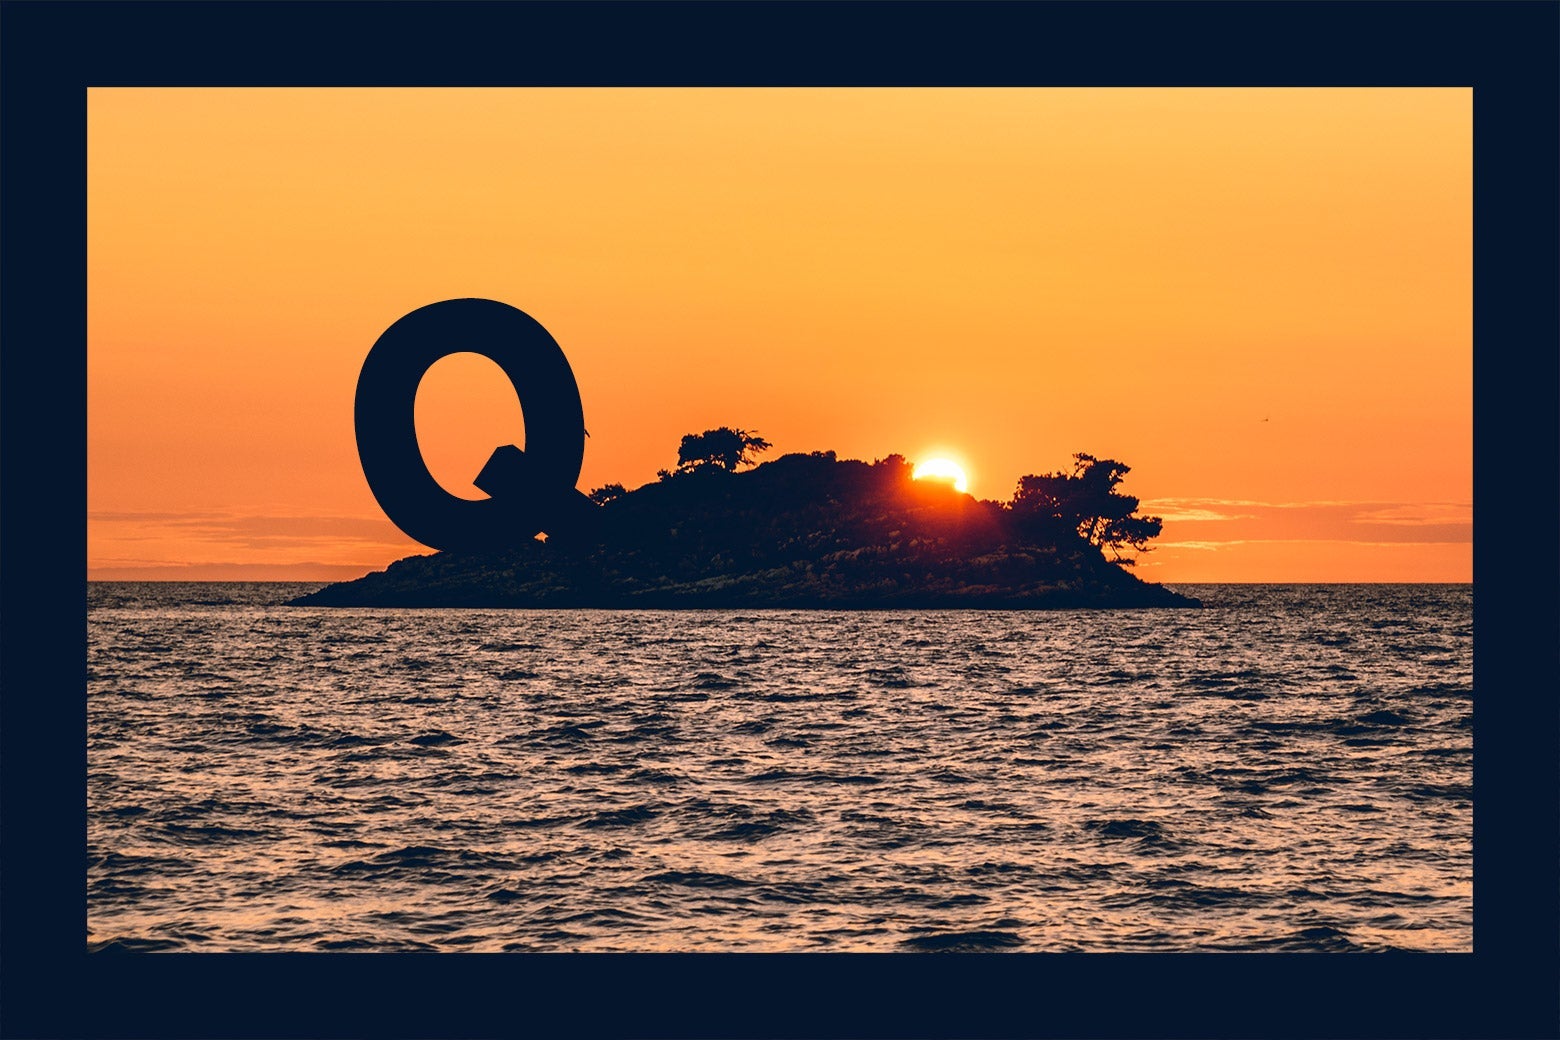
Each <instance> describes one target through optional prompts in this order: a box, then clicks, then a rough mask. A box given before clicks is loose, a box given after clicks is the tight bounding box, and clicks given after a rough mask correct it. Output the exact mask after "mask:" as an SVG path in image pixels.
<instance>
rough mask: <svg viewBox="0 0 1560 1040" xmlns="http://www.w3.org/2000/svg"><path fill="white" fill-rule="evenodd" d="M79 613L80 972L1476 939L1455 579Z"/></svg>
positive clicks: (1462, 647) (169, 594)
mask: <svg viewBox="0 0 1560 1040" xmlns="http://www.w3.org/2000/svg"><path fill="white" fill-rule="evenodd" d="M315 587H317V586H314V585H282V584H260V583H257V584H174V583H168V584H160V583H147V584H130V583H92V584H89V586H88V590H87V599H88V609H87V619H86V623H87V691H86V692H87V705H88V707H87V718H88V732H87V760H88V781H87V802H88V804H87V810H88V818H87V841H88V856H87V941H88V946H89V949H95V950H179V951H198V952H225V951H267V950H276V951H326V950H363V951H390V950H450V951H559V952H570V951H733V952H737V951H770V952H772V951H813V950H817V951H887V952H909V951H946V950H980V951H994V950H1011V951H1016V952H1050V951H1197V950H1231V951H1262V950H1273V951H1354V950H1424V951H1468V950H1471V949H1472V943H1473V905H1472V878H1473V847H1472V812H1473V806H1472V771H1473V738H1472V701H1473V680H1472V587H1471V586H1468V585H1398V586H1380V585H1320V586H1300V585H1290V586H1281V585H1267V586H1262V585H1211V586H1177V588H1178V589H1179V590H1181V591H1185V592H1187V593H1189V594H1191V595H1194V596H1197V597H1200V598H1202V599H1203V601H1204V603H1205V605H1206V608H1205V609H1203V610H1200V611H1192V610H1127V611H1060V612H1007V611H994V612H983V611H924V612H855V611H850V612H829V611H824V612H808V611H744V612H734V611H646V612H630V611H620V612H614V611H502V610H494V611H465V610H347V609H302V608H293V607H287V606H284V605H282V604H283V601H284V600H286V599H287V598H288V597H290V596H294V595H298V594H300V593H301V592H304V591H307V590H309V589H312V588H315Z"/></svg>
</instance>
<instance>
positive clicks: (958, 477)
mask: <svg viewBox="0 0 1560 1040" xmlns="http://www.w3.org/2000/svg"><path fill="white" fill-rule="evenodd" d="M910 475H911V476H912V477H914V478H915V479H916V480H925V479H927V478H930V479H932V480H941V481H947V482H948V483H951V484H952V485H953V489H954V490H955V491H958V492H960V493H963V492H967V491H969V489H970V482H969V479H968V478H967V477H965V475H964V469H963V467H961V466H960V465H959V464H958V463H957V462H954V461H952V460H951V459H927V460H926V461H925V462H918V463H916V467H915V472H913V473H912V474H910Z"/></svg>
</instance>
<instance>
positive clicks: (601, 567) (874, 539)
mask: <svg viewBox="0 0 1560 1040" xmlns="http://www.w3.org/2000/svg"><path fill="white" fill-rule="evenodd" d="M767 447H769V445H768V443H767V442H766V441H764V440H763V439H762V438H759V437H757V436H755V435H752V434H749V433H747V432H746V431H742V430H734V429H732V428H729V427H722V428H720V429H719V430H709V431H705V433H704V434H698V435H689V436H688V437H684V438H683V447H682V450H681V451H680V452H679V465H678V467H677V468H676V469H675V470H663V471H661V473H660V477H659V479H658V480H656V481H654V482H651V483H649V484H646V485H644V486H642V487H639V488H637V489H634V490H628V489H626V488H624V487H622V486H621V485H617V484H610V485H607V486H606V487H603V488H598V489H596V490H595V491H593V492H591V494H590V496H589V497H590V499H591V500H592V501H593V502H595V503H596V505H597V506H598V507H599V508H598V509H597V510H595V511H594V514H593V516H592V518H591V520H590V522H589V523H588V524H586V525H584V526H583V527H582V528H581V529H579V530H575V531H569V532H559V533H550V534H548V535H547V536H545V537H542V536H538V537H534V538H533V537H529V536H524V537H522V538H520V539H519V540H518V541H517V543H516V545H515V546H514V547H513V548H512V549H509V550H506V551H502V552H492V553H455V552H436V553H433V554H431V555H425V556H412V557H408V558H406V559H403V560H398V561H396V562H395V563H392V564H391V565H390V566H389V567H387V568H386V569H385V570H383V571H378V572H375V573H372V574H367V575H365V576H363V577H361V578H357V579H355V580H352V581H345V582H338V583H336V584H332V585H328V586H326V587H324V588H321V589H319V590H318V591H316V592H312V593H310V594H308V595H306V596H302V597H299V598H297V599H295V600H292V601H291V602H292V604H294V605H297V606H332V607H462V608H508V607H522V608H525V607H529V608H630V609H663V608H704V609H754V608H770V607H773V608H807V609H818V608H824V609H927V608H979V609H1065V608H1120V607H1197V606H1199V605H1200V604H1199V603H1198V601H1197V600H1195V599H1192V598H1191V597H1188V596H1184V595H1181V594H1178V593H1176V592H1173V591H1171V590H1170V589H1167V588H1165V587H1164V586H1162V585H1157V584H1154V583H1152V582H1146V581H1143V580H1141V579H1139V578H1138V577H1136V576H1135V575H1134V574H1133V573H1132V572H1131V570H1130V565H1131V562H1132V560H1131V557H1130V556H1129V555H1127V553H1128V551H1129V550H1136V551H1138V552H1142V551H1146V549H1147V545H1146V543H1147V540H1148V539H1149V538H1151V537H1153V536H1154V535H1157V534H1158V533H1159V530H1160V521H1159V519H1158V518H1156V517H1140V516H1137V515H1136V510H1137V504H1138V502H1137V499H1136V498H1133V497H1131V496H1128V495H1123V494H1120V493H1119V492H1118V491H1117V490H1116V487H1117V484H1119V482H1120V480H1121V477H1122V476H1123V475H1124V474H1125V473H1126V472H1127V468H1128V467H1126V466H1124V465H1122V464H1121V463H1119V462H1115V461H1114V460H1110V459H1096V458H1094V457H1092V456H1089V455H1083V454H1079V455H1075V456H1074V459H1075V466H1074V468H1073V470H1072V472H1071V473H1062V472H1057V473H1051V474H1044V475H1032V476H1026V477H1023V478H1021V479H1020V481H1019V487H1018V491H1017V493H1016V494H1015V495H1014V497H1013V499H1012V500H1011V501H1009V502H995V501H987V500H979V499H976V498H974V497H972V496H971V495H968V494H964V493H962V492H960V491H958V490H957V489H956V488H955V486H954V485H953V483H952V482H950V481H946V480H934V479H921V480H916V479H913V477H912V473H913V467H912V466H911V464H910V463H909V462H907V461H906V460H905V458H904V457H903V456H900V455H890V456H889V457H887V458H885V459H879V460H877V461H875V462H871V463H868V462H865V461H862V460H856V459H839V458H836V456H835V453H834V452H832V451H827V452H811V453H806V454H790V455H785V456H782V457H780V458H778V459H775V460H774V461H771V462H766V463H763V464H761V465H752V463H753V458H752V456H753V455H754V454H756V453H757V452H758V451H761V450H763V449H765V448H767ZM744 465H748V466H751V468H748V469H742V468H741V467H742V466H744Z"/></svg>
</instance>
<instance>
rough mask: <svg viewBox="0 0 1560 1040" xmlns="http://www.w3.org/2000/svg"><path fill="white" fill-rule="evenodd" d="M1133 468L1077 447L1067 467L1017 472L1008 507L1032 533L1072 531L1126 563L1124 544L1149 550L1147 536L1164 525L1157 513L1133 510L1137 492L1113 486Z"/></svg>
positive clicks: (1149, 536) (1137, 548)
mask: <svg viewBox="0 0 1560 1040" xmlns="http://www.w3.org/2000/svg"><path fill="white" fill-rule="evenodd" d="M1131 469H1132V467H1130V466H1128V465H1126V464H1124V463H1121V462H1117V461H1116V460H1115V459H1097V458H1095V457H1094V456H1093V455H1085V454H1083V453H1082V452H1080V453H1078V454H1076V455H1074V456H1073V471H1072V472H1071V473H1062V472H1056V473H1047V474H1043V475H1036V474H1029V475H1027V476H1022V477H1019V478H1018V491H1017V492H1016V493H1015V494H1014V495H1013V501H1012V503H1011V506H1010V508H1011V509H1012V510H1013V513H1014V514H1015V515H1016V516H1017V517H1018V518H1019V519H1020V521H1021V523H1023V524H1024V525H1025V527H1026V528H1027V529H1028V531H1029V532H1030V533H1031V534H1042V533H1043V534H1051V535H1054V534H1056V533H1058V532H1060V531H1064V530H1066V531H1073V532H1075V533H1076V534H1077V535H1078V537H1080V538H1082V539H1083V540H1084V541H1086V542H1088V543H1089V544H1090V545H1093V546H1097V547H1099V548H1101V549H1109V550H1110V551H1111V557H1112V559H1113V560H1115V562H1117V563H1125V564H1130V563H1132V562H1133V561H1132V560H1131V559H1130V558H1128V557H1125V556H1123V555H1122V548H1123V547H1128V548H1131V549H1135V550H1136V551H1138V552H1148V551H1149V547H1148V540H1149V539H1150V538H1153V537H1155V536H1157V535H1158V534H1159V532H1160V530H1161V529H1162V528H1163V526H1164V521H1163V520H1161V519H1160V518H1159V517H1157V516H1134V515H1133V514H1134V513H1136V512H1137V507H1138V500H1137V498H1135V497H1134V496H1132V495H1122V494H1118V493H1117V492H1116V485H1117V484H1120V483H1121V479H1122V478H1123V477H1125V476H1126V475H1127V473H1128V472H1130V471H1131Z"/></svg>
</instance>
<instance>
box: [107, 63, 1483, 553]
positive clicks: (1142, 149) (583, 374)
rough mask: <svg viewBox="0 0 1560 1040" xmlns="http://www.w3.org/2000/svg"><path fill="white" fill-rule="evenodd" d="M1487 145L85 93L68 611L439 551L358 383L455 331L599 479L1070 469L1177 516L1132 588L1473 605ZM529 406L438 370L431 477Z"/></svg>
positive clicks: (653, 109) (628, 94)
mask: <svg viewBox="0 0 1560 1040" xmlns="http://www.w3.org/2000/svg"><path fill="white" fill-rule="evenodd" d="M1472 130H1473V126H1472V92H1471V91H1470V90H1467V89H1463V88H1434V89H1429V88H1414V89H1385V88H1361V89H1352V88H1351V89H1339V88H1327V89H1320V88H1318V89H1312V88H1303V89H1302V88H1271V89H1269V88H1263V89H1250V88H1239V89H1237V88H1230V89H1225V88H1218V89H1201V88H1199V89H1191V88H1175V89H1135V88H1134V89H1084V88H1076V89H1075V88H1067V89H1055V88H1034V89H1028V88H1026V89H1006V88H1004V89H989V88H978V89H977V88H969V89H964V88H960V89H943V88H896V89H887V88H884V89H877V88H873V89H859V88H852V89H821V88H808V89H773V88H765V89H727V88H723V89H715V88H688V89H683V88H636V89H630V88H621V89H620V88H612V89H606V88H581V89H573V88H571V89H562V88H524V89H520V88H516V89H507V88H506V89H453V88H437V89H414V88H375V89H367V88H365V89H302V88H286V89H281V88H277V89H270V88H265V89H258V88H235V89H226V88H224V89H206V88H169V89H142V88H133V89H132V88H94V89H92V90H91V91H89V95H88V286H87V290H88V354H87V379H88V388H87V389H88V398H87V442H88V443H87V447H88V491H87V494H88V546H87V552H88V576H89V578H93V579H136V578H143V579H166V578H179V577H184V578H189V579H230V580H261V579H268V578H276V579H292V580H338V579H344V578H351V577H356V576H358V575H360V574H363V573H365V572H366V571H370V570H379V569H382V568H384V567H385V566H386V565H388V564H389V563H390V562H392V561H394V560H396V559H398V558H400V557H404V556H408V555H414V554H425V553H429V552H432V550H431V549H428V548H426V547H424V546H421V545H419V544H418V543H416V542H413V541H411V540H410V539H408V538H406V537H405V536H404V535H402V534H401V532H400V531H398V530H397V529H396V528H395V526H394V525H393V524H391V523H390V521H389V520H388V519H387V518H386V517H385V516H384V514H383V513H382V512H381V511H380V510H379V508H378V505H377V503H376V502H375V500H374V498H373V495H372V494H371V493H370V491H369V489H368V486H367V483H366V481H365V480H364V477H363V473H362V469H361V466H360V464H359V460H358V457H357V451H356V445H355V440H354V435H353V393H354V387H355V384H356V380H357V376H358V372H359V369H360V368H361V366H362V363H363V359H364V357H365V355H366V354H367V352H368V350H369V348H370V347H371V346H372V345H373V343H374V342H375V340H376V339H377V338H378V336H379V335H380V334H381V333H382V332H384V330H385V329H386V328H387V327H388V326H389V325H391V324H392V323H393V322H394V321H396V320H397V319H398V318H400V317H401V316H402V315H404V314H406V313H407V312H409V311H411V310H414V309H415V308H418V307H421V306H424V305H426V304H429V303H432V302H435V301H438V300H444V299H451V298H458V297H471V296H479V297H488V298H491V299H496V300H501V301H503V302H505V303H508V304H511V305H513V306H515V307H518V308H520V309H522V310H524V311H525V312H526V313H528V314H530V315H531V316H532V317H534V318H535V319H536V320H537V321H539V322H540V323H541V324H542V325H543V326H544V327H546V329H547V330H548V331H549V332H550V333H551V335H552V336H553V337H554V338H555V339H556V340H557V341H558V343H559V345H560V346H561V347H562V348H563V351H564V353H565V354H566V355H567V357H568V359H569V362H570V364H571V365H572V366H573V369H574V373H575V377H576V379H577V381H578V383H579V388H580V394H581V398H582V400H583V403H584V411H585V420H586V427H587V429H588V430H589V433H590V437H589V439H588V440H587V441H586V450H585V461H584V469H583V471H582V473H581V476H580V481H579V485H578V486H579V488H580V489H581V490H590V489H591V488H595V487H599V486H601V485H604V484H607V483H609V482H617V483H622V484H624V485H626V486H627V487H629V488H634V487H637V486H639V485H641V484H645V483H648V482H650V481H653V480H655V479H656V473H657V471H658V470H660V469H664V468H669V467H673V466H675V465H676V461H677V449H678V443H679V439H680V438H681V437H682V435H684V434H687V433H690V432H697V431H701V430H706V429H712V428H715V427H719V426H732V427H739V428H742V429H746V430H755V431H762V435H763V436H764V437H765V438H767V439H768V440H769V441H770V442H771V443H772V444H773V446H774V447H773V450H772V451H771V452H769V453H768V454H767V455H765V456H764V459H772V458H777V457H779V456H780V455H783V454H786V453H788V452H811V451H825V450H833V451H835V452H837V454H838V456H839V457H840V458H842V459H843V458H858V459H863V460H866V461H869V462H870V461H873V460H875V459H879V458H883V457H885V456H887V455H889V454H894V453H899V454H903V455H905V456H906V457H907V458H910V459H917V460H930V459H931V458H932V457H933V456H934V455H937V454H939V453H943V452H947V453H951V454H952V455H954V456H956V457H957V458H958V459H959V460H960V461H963V460H966V459H967V460H968V461H969V462H970V463H971V466H970V467H969V468H970V470H971V473H972V479H971V480H969V481H968V484H967V486H968V490H969V492H970V493H971V494H973V495H975V496H976V497H977V498H981V499H993V500H999V501H1005V500H1007V499H1009V498H1010V497H1011V496H1012V495H1013V492H1014V489H1015V487H1016V484H1017V481H1018V479H1019V477H1021V476H1023V475H1025V474H1031V473H1046V472H1051V471H1056V470H1065V469H1069V468H1070V467H1071V464H1072V456H1073V453H1075V452H1088V453H1090V454H1092V455H1095V456H1098V457H1101V458H1112V459H1118V460H1120V461H1122V462H1124V463H1126V464H1128V465H1129V466H1131V473H1130V474H1129V475H1128V476H1127V477H1126V479H1125V481H1124V482H1123V485H1122V488H1121V490H1122V491H1123V492H1124V493H1126V494H1130V495H1134V496H1137V497H1138V498H1139V499H1140V500H1141V508H1140V512H1141V513H1143V514H1148V515H1156V516H1161V517H1163V519H1164V531H1163V534H1162V535H1161V536H1160V537H1159V538H1157V539H1155V540H1154V542H1153V543H1152V544H1153V545H1154V546H1155V548H1154V550H1153V551H1152V552H1150V553H1148V554H1146V555H1145V556H1143V557H1142V558H1141V560H1140V561H1139V563H1138V565H1137V567H1136V568H1135V570H1136V573H1137V574H1138V575H1139V576H1140V577H1142V578H1144V579H1147V580H1152V581H1162V582H1172V583H1173V582H1198V581H1274V582H1290V581H1471V580H1472V542H1471V539H1472V474H1473V462H1472V439H1473V438H1472V428H1473V425H1472V424H1473V420H1472V361H1473V358H1472V349H1473V348H1472V229H1473V220H1472ZM521 414H522V413H521V410H520V407H519V404H518V402H517V401H516V400H515V395H514V392H513V389H512V388H511V387H509V386H508V384H507V381H506V380H505V379H504V377H503V375H502V373H501V372H498V370H497V367H496V366H494V365H493V364H491V363H490V362H488V361H487V360H486V359H484V358H481V357H477V356H475V355H471V354H462V355H457V356H455V357H450V358H446V359H445V360H444V361H441V362H439V363H438V364H437V365H435V366H434V368H433V369H432V370H430V372H429V373H428V374H427V376H425V378H424V381H423V384H422V386H421V388H420V390H419V393H418V398H417V419H416V422H417V429H418V435H419V442H420V444H421V446H422V448H423V451H424V455H425V457H426V458H427V461H428V464H429V467H430V470H431V471H432V472H433V473H434V475H435V476H436V478H437V479H438V480H439V481H440V482H441V484H443V485H444V486H445V487H446V489H447V490H450V491H451V492H452V493H455V494H461V495H463V496H465V497H480V492H477V491H475V490H474V489H473V488H472V487H471V486H470V482H471V480H472V478H474V477H475V475H476V468H480V466H481V465H482V463H483V461H484V460H486V458H487V457H488V455H489V453H490V452H491V451H492V449H493V448H494V447H496V446H497V445H498V444H502V443H516V444H520V443H522V433H521V430H520V425H521ZM764 459H761V460H760V461H763V460H764ZM474 467H476V468H474ZM961 476H962V474H961ZM961 490H962V488H961Z"/></svg>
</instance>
